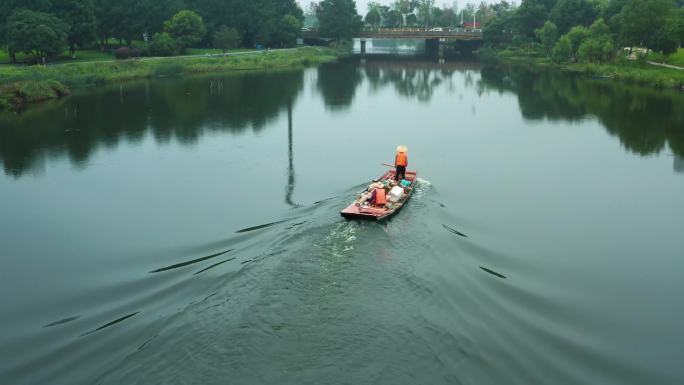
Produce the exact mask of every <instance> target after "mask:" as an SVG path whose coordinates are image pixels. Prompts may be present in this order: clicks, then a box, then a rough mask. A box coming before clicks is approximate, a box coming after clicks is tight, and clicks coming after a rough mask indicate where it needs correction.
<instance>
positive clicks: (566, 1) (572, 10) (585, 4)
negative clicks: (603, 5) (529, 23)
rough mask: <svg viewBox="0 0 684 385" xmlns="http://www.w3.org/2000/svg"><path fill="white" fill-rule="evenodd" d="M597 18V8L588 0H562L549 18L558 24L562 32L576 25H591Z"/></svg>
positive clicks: (552, 10)
mask: <svg viewBox="0 0 684 385" xmlns="http://www.w3.org/2000/svg"><path fill="white" fill-rule="evenodd" d="M595 18H596V10H595V9H594V7H593V5H592V4H591V3H589V1H588V0H560V1H559V2H558V3H557V4H556V5H555V6H554V7H553V9H551V13H550V14H549V20H550V21H552V22H553V23H554V24H556V26H557V27H558V32H559V33H561V34H564V33H567V32H568V31H569V30H570V28H572V27H574V26H576V25H584V26H589V25H591V23H592V22H593V21H594V19H595Z"/></svg>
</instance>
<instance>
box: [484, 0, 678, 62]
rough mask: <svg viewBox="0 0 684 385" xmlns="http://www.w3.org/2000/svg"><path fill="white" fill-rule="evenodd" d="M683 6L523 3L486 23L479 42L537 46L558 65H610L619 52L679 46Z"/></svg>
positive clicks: (657, 1) (666, 0) (620, 0)
mask: <svg viewBox="0 0 684 385" xmlns="http://www.w3.org/2000/svg"><path fill="white" fill-rule="evenodd" d="M504 3H506V2H505V1H503V2H501V4H504ZM506 4H507V3H506ZM683 5H684V0H522V2H521V4H520V6H517V7H515V6H508V7H505V11H504V12H500V13H498V14H496V15H495V16H494V17H492V18H491V19H490V20H488V22H487V25H486V26H485V28H484V35H483V38H484V41H485V44H487V45H488V46H491V47H495V48H507V47H516V48H534V47H537V48H540V49H541V51H542V52H543V53H544V54H545V55H546V56H547V57H549V58H551V59H553V60H554V61H557V62H575V61H584V62H604V61H609V60H613V59H614V58H615V56H616V54H617V52H618V51H620V50H621V48H623V47H628V49H629V50H630V51H631V49H632V47H645V48H648V49H650V50H652V51H655V52H660V53H662V54H669V53H672V52H675V51H676V50H677V48H678V47H680V46H681V44H682V42H684V9H683V8H682V6H683Z"/></svg>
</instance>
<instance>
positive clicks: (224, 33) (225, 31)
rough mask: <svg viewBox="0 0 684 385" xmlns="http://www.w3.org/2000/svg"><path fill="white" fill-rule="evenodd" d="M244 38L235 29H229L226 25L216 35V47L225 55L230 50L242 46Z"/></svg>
mask: <svg viewBox="0 0 684 385" xmlns="http://www.w3.org/2000/svg"><path fill="white" fill-rule="evenodd" d="M241 41H242V38H241V37H240V33H239V32H238V31H237V30H236V29H235V28H228V27H226V26H225V25H224V26H223V27H221V29H219V30H218V31H216V33H214V47H215V48H220V49H221V51H223V53H224V54H225V53H226V51H228V50H229V49H233V48H236V47H237V46H239V45H240V42H241Z"/></svg>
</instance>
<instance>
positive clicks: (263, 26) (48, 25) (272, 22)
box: [0, 0, 356, 58]
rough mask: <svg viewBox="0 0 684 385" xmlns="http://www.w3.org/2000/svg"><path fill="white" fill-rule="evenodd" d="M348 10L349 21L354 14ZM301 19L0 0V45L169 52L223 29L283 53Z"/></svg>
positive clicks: (257, 0) (175, 0)
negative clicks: (40, 32)
mask: <svg viewBox="0 0 684 385" xmlns="http://www.w3.org/2000/svg"><path fill="white" fill-rule="evenodd" d="M328 1H332V2H334V3H336V2H341V3H350V4H352V5H353V4H354V2H353V1H351V0H344V1H338V0H328ZM352 8H353V11H354V13H353V15H351V16H349V17H352V16H356V9H355V7H354V6H353V7H352ZM26 11H30V12H32V13H29V14H27V13H25V12H26ZM48 16H49V17H48ZM352 19H353V17H352V18H351V19H350V20H352ZM303 20H304V14H303V11H302V9H301V8H300V6H299V5H298V3H297V1H296V0H249V1H246V0H0V47H3V48H5V49H7V50H8V51H9V53H10V55H11V56H14V54H16V53H17V52H32V53H36V54H37V53H40V54H41V56H44V57H46V58H49V57H51V56H53V55H56V54H59V53H61V50H62V49H64V48H69V50H70V53H71V54H72V55H74V54H75V51H76V50H77V49H83V48H90V47H94V46H96V45H99V46H100V47H101V48H103V49H104V47H106V46H108V45H109V44H110V43H111V42H112V40H111V39H115V41H118V42H119V43H120V45H128V46H130V45H132V44H133V42H134V41H136V42H137V43H136V44H137V45H138V46H141V45H142V44H145V43H149V44H150V46H149V49H150V51H158V52H160V51H163V52H165V53H166V54H173V53H175V52H179V51H182V50H183V49H184V48H187V47H190V46H211V45H212V43H214V42H215V40H216V39H215V34H216V33H217V32H218V31H219V30H221V29H222V28H223V27H226V28H230V29H232V30H234V31H235V33H237V35H238V36H237V39H236V40H235V41H237V42H238V44H243V45H244V46H247V47H253V46H254V45H255V44H261V45H264V46H277V47H285V46H292V45H294V44H295V43H296V37H297V35H298V34H299V32H300V30H301V26H302V22H303ZM10 22H12V23H14V25H16V26H17V27H21V29H18V30H16V29H15V28H12V26H11V25H10ZM38 29H42V30H44V32H45V33H46V34H44V36H43V37H41V38H42V39H44V41H41V42H38V41H36V39H37V37H36V36H33V37H30V38H29V37H27V36H25V35H26V34H29V33H34V32H31V31H37V30H38ZM22 31H23V32H22ZM22 34H23V35H22ZM165 34H166V35H165ZM168 37H170V38H171V39H172V40H173V42H171V41H170V40H169V39H168ZM155 38H157V39H161V41H155V40H156V39H155ZM143 40H146V41H145V42H144V43H143V42H142V41H143ZM219 40H221V39H219ZM27 44H28V45H30V47H28V46H27ZM230 45H233V44H230Z"/></svg>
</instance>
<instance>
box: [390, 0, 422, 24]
mask: <svg viewBox="0 0 684 385" xmlns="http://www.w3.org/2000/svg"><path fill="white" fill-rule="evenodd" d="M417 6H418V1H417V0H396V1H395V2H394V4H392V8H393V9H394V10H395V11H397V12H399V13H400V14H401V23H400V25H403V24H404V23H405V21H406V18H407V17H408V15H409V14H413V12H414V11H415V10H416V7H417Z"/></svg>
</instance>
